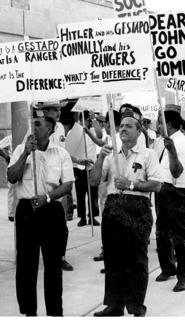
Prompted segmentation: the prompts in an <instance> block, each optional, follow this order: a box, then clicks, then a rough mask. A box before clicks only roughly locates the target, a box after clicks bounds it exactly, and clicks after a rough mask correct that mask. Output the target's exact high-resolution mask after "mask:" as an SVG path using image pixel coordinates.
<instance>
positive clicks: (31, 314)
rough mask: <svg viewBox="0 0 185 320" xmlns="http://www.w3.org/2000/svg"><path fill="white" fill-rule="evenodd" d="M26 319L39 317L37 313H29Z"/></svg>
mask: <svg viewBox="0 0 185 320" xmlns="http://www.w3.org/2000/svg"><path fill="white" fill-rule="evenodd" d="M26 317H37V314H36V313H27V314H26Z"/></svg>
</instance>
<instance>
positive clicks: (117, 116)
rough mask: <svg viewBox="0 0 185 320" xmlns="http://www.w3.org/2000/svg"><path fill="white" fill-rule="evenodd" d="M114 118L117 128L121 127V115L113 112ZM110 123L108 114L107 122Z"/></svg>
mask: <svg viewBox="0 0 185 320" xmlns="http://www.w3.org/2000/svg"><path fill="white" fill-rule="evenodd" d="M113 116H114V123H115V126H119V125H120V122H121V114H120V113H119V112H118V111H116V110H113ZM108 121H109V113H108V112H107V113H106V116H105V122H108Z"/></svg>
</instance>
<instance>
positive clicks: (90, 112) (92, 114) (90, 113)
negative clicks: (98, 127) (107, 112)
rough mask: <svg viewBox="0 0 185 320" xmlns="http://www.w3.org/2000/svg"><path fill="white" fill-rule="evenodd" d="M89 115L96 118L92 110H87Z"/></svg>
mask: <svg viewBox="0 0 185 320" xmlns="http://www.w3.org/2000/svg"><path fill="white" fill-rule="evenodd" d="M89 116H90V118H91V120H93V119H96V118H95V114H94V112H93V111H89Z"/></svg>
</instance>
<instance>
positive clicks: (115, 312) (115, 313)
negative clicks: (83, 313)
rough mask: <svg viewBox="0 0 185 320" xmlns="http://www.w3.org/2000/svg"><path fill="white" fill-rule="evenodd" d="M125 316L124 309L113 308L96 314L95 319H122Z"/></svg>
mask: <svg viewBox="0 0 185 320" xmlns="http://www.w3.org/2000/svg"><path fill="white" fill-rule="evenodd" d="M123 315H124V311H123V310H122V309H117V308H113V307H107V308H105V309H104V310H102V311H99V312H95V313H94V317H121V316H123Z"/></svg>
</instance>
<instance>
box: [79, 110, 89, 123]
mask: <svg viewBox="0 0 185 320" xmlns="http://www.w3.org/2000/svg"><path fill="white" fill-rule="evenodd" d="M89 116H90V112H89V111H88V110H85V111H84V119H85V120H86V119H88V118H89ZM79 120H80V121H81V120H82V112H80V115H79Z"/></svg>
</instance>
